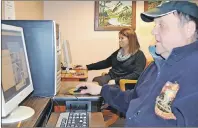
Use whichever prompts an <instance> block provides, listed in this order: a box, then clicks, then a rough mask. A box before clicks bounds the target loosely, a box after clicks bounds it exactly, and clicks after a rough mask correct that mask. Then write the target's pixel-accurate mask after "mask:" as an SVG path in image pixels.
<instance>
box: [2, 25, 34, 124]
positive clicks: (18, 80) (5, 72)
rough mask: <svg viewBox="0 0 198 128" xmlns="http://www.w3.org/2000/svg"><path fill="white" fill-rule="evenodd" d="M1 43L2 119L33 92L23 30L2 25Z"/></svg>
mask: <svg viewBox="0 0 198 128" xmlns="http://www.w3.org/2000/svg"><path fill="white" fill-rule="evenodd" d="M1 41H2V44H1V54H2V55H1V60H2V81H1V89H2V117H6V116H7V115H8V114H9V113H11V112H12V111H13V110H14V109H15V110H16V108H17V107H18V105H19V104H20V103H21V102H22V101H23V100H24V99H25V98H26V97H27V96H28V95H29V94H30V93H31V92H32V91H33V84H32V79H31V74H30V68H29V63H28V58H27V52H26V47H25V40H24V36H23V29H22V28H20V27H15V26H10V25H4V24H2V31H1ZM9 121H11V120H9Z"/></svg>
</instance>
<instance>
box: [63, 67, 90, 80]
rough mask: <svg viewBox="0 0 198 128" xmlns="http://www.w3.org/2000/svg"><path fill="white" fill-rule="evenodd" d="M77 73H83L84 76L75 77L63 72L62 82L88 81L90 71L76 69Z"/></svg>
mask: <svg viewBox="0 0 198 128" xmlns="http://www.w3.org/2000/svg"><path fill="white" fill-rule="evenodd" d="M75 71H76V73H77V74H78V73H82V74H83V75H75V74H71V73H66V72H64V71H62V72H61V81H86V80H87V78H88V70H85V69H76V70H75Z"/></svg>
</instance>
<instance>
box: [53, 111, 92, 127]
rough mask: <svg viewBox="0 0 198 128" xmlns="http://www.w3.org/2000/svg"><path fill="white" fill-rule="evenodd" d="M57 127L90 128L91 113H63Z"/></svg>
mask: <svg viewBox="0 0 198 128" xmlns="http://www.w3.org/2000/svg"><path fill="white" fill-rule="evenodd" d="M56 127H89V113H88V112H86V111H73V112H64V113H61V114H60V116H59V118H58V121H57V124H56Z"/></svg>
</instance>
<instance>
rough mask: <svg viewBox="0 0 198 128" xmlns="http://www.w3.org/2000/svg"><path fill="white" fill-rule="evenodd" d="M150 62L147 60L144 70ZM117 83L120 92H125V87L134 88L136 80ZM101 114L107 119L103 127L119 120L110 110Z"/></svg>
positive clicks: (117, 115) (124, 80) (122, 80)
mask: <svg viewBox="0 0 198 128" xmlns="http://www.w3.org/2000/svg"><path fill="white" fill-rule="evenodd" d="M152 62H153V59H147V61H146V66H145V68H147V67H148V65H149V64H151V63H152ZM105 74H107V73H105V72H103V73H102V75H105ZM119 83H120V89H121V90H122V91H126V85H127V86H128V87H130V86H131V87H132V88H134V86H135V85H136V83H137V80H129V79H121V80H120V82H119ZM102 113H103V116H106V117H108V119H107V120H106V121H105V126H106V127H109V126H111V125H112V124H114V123H115V122H116V121H117V120H118V118H119V114H118V113H113V112H111V110H105V109H104V110H103V111H102Z"/></svg>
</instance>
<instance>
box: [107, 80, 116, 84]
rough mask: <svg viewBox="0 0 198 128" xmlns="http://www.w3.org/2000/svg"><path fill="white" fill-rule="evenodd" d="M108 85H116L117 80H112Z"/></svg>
mask: <svg viewBox="0 0 198 128" xmlns="http://www.w3.org/2000/svg"><path fill="white" fill-rule="evenodd" d="M108 84H109V85H115V84H116V83H115V80H110V81H109V82H108Z"/></svg>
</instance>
